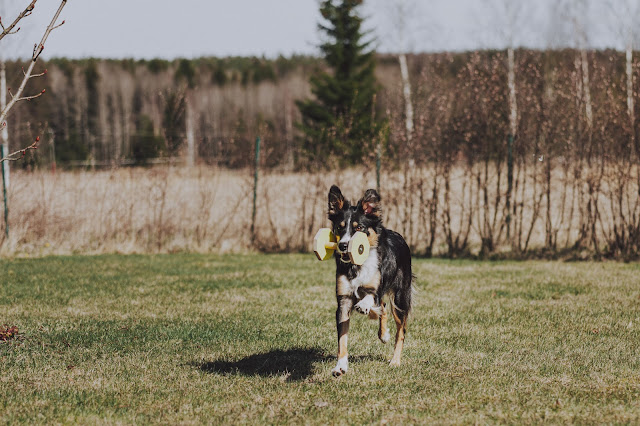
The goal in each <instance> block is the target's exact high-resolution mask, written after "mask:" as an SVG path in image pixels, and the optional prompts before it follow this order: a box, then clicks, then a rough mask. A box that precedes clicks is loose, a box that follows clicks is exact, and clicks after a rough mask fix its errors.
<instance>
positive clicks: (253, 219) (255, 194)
mask: <svg viewBox="0 0 640 426" xmlns="http://www.w3.org/2000/svg"><path fill="white" fill-rule="evenodd" d="M259 166H260V136H258V137H257V138H256V171H255V174H254V177H253V213H252V214H251V243H252V244H253V243H254V241H255V239H256V201H257V199H258V168H259Z"/></svg>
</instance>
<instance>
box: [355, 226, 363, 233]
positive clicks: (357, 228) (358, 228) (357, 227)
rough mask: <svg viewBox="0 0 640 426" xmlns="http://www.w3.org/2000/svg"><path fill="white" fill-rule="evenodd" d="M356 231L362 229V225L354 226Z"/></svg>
mask: <svg viewBox="0 0 640 426" xmlns="http://www.w3.org/2000/svg"><path fill="white" fill-rule="evenodd" d="M356 231H358V232H362V231H364V226H362V225H358V226H356Z"/></svg>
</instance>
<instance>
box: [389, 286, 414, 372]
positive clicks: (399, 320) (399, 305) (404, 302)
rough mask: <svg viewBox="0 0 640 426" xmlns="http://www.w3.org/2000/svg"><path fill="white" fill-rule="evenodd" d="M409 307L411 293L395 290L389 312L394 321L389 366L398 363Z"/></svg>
mask: <svg viewBox="0 0 640 426" xmlns="http://www.w3.org/2000/svg"><path fill="white" fill-rule="evenodd" d="M410 308H411V294H410V293H409V294H405V293H403V292H396V294H395V297H394V298H393V300H392V302H391V313H392V314H393V319H394V320H395V321H396V328H397V330H396V346H395V348H394V350H393V358H391V361H390V362H389V365H391V366H398V365H400V356H401V355H402V347H403V346H404V336H405V334H406V333H407V320H408V319H409V309H410Z"/></svg>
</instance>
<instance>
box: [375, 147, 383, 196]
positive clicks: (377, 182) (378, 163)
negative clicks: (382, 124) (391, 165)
mask: <svg viewBox="0 0 640 426" xmlns="http://www.w3.org/2000/svg"><path fill="white" fill-rule="evenodd" d="M381 139H382V138H378V146H377V147H376V191H378V194H379V193H380V161H381V160H380V157H382V142H381Z"/></svg>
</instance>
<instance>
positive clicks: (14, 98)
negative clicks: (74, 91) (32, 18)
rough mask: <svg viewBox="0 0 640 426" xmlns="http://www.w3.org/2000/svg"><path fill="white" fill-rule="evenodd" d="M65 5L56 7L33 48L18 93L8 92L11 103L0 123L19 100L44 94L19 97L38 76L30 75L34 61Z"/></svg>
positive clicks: (0, 118)
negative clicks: (30, 81) (29, 82)
mask: <svg viewBox="0 0 640 426" xmlns="http://www.w3.org/2000/svg"><path fill="white" fill-rule="evenodd" d="M32 4H35V0H34V1H33V3H32ZM66 4H67V0H62V2H61V3H60V6H59V7H58V10H57V11H56V13H55V15H54V16H53V19H52V20H51V23H50V24H49V25H48V26H47V29H46V30H45V32H44V35H43V36H42V40H41V41H40V43H38V44H36V45H35V46H34V48H33V55H32V57H31V63H30V64H29V67H28V68H27V71H26V72H25V71H24V70H23V74H24V78H23V79H22V83H20V87H19V88H18V91H17V92H16V93H15V95H14V94H13V93H11V92H9V93H10V94H11V102H9V103H8V104H7V106H6V107H5V108H4V109H3V110H2V112H1V113H0V123H3V122H4V120H5V119H6V117H7V114H8V113H9V110H10V109H11V108H12V107H13V106H14V105H15V104H16V102H18V101H21V100H29V99H34V98H36V97H39V96H41V95H42V94H43V93H44V90H43V91H42V92H40V94H38V95H34V96H25V97H21V95H22V92H23V91H24V88H25V87H26V85H27V82H28V81H29V80H30V79H31V77H35V76H38V75H32V72H33V68H34V67H35V65H36V61H37V60H38V57H39V56H40V54H41V53H42V51H43V50H44V45H45V42H46V41H47V38H48V37H49V34H50V33H51V31H53V29H54V28H57V27H59V26H60V25H56V22H57V20H58V17H59V16H60V12H62V8H64V6H65V5H66ZM43 74H44V73H43Z"/></svg>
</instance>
